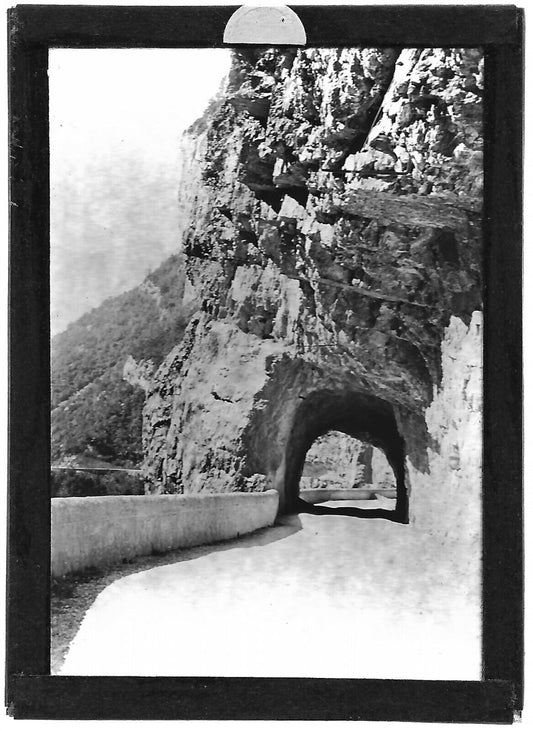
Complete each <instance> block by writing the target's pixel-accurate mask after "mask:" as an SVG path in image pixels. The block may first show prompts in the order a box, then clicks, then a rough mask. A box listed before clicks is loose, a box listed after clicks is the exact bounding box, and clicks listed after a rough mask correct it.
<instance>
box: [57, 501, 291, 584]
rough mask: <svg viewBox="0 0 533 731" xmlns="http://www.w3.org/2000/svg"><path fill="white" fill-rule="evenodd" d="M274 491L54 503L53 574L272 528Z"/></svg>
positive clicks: (275, 510) (274, 510) (274, 513)
mask: <svg viewBox="0 0 533 731" xmlns="http://www.w3.org/2000/svg"><path fill="white" fill-rule="evenodd" d="M278 501H279V496H278V493H277V492H276V491H275V490H268V491H267V492H262V493H237V492H235V493H218V494H207V495H116V496H108V497H83V498H74V497H73V498H53V499H52V576H62V575H64V574H67V573H69V572H71V571H79V570H81V569H84V568H89V567H95V566H102V565H105V564H111V563H114V562H116V561H121V560H123V559H128V558H133V557H134V556H143V555H148V554H150V553H153V552H157V553H161V552H165V551H171V550H173V549H175V548H181V547H187V546H198V545H201V544H204V543H214V542H216V541H221V540H225V539H228V538H235V537H236V536H239V535H243V534H244V533H250V532H252V531H254V530H257V529H258V528H263V527H265V526H268V525H272V523H273V522H274V519H275V517H276V513H277V510H278Z"/></svg>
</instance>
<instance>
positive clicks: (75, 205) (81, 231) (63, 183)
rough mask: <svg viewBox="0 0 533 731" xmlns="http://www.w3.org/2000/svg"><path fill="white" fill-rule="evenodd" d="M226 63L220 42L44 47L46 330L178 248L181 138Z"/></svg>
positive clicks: (71, 317)
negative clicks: (47, 114)
mask: <svg viewBox="0 0 533 731" xmlns="http://www.w3.org/2000/svg"><path fill="white" fill-rule="evenodd" d="M229 63H230V53H229V50H227V49H53V50H51V51H50V58H49V77H50V177H51V181H50V182H51V231H50V236H51V318H52V333H53V334H54V333H56V332H59V331H61V330H62V329H64V327H65V326H66V325H67V324H68V322H71V321H73V320H75V319H77V318H78V317H79V316H80V315H81V314H83V312H85V311H87V310H88V309H91V308H92V307H95V306H97V305H98V304H100V302H101V301H102V300H103V299H105V298H106V297H109V296H112V295H115V294H118V293H120V292H121V291H125V290H126V289H130V288H131V287H133V286H135V285H136V284H137V283H138V282H139V281H141V279H142V278H143V276H144V275H145V274H146V273H147V271H148V270H150V269H153V268H154V267H155V266H157V264H158V263H159V262H160V261H162V260H163V259H164V258H165V256H167V255H169V254H170V253H172V252H173V251H174V250H175V249H176V247H177V246H178V244H179V242H178V241H176V240H175V239H176V237H175V236H173V231H174V229H175V228H177V227H176V226H175V225H174V224H175V216H176V215H177V212H176V206H175V205H174V202H175V199H176V187H177V181H178V179H179V176H178V165H179V138H180V135H181V133H182V131H183V130H185V129H186V128H187V127H188V126H189V125H190V124H191V123H192V122H194V120H195V119H197V118H198V117H199V116H201V114H202V112H203V111H204V109H205V107H206V105H207V103H208V101H209V99H211V98H212V97H213V96H214V95H215V94H216V92H217V91H218V89H219V87H220V84H221V82H222V79H223V78H224V77H225V76H226V74H227V72H228V70H229ZM132 230H133V232H134V235H133V236H132ZM128 241H131V243H132V247H131V249H130V248H129V246H128ZM128 254H130V255H129V257H128Z"/></svg>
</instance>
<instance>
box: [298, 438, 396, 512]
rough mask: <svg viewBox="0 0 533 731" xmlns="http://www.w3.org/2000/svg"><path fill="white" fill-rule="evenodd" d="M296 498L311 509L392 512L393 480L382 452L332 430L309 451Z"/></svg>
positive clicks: (393, 502) (394, 479)
mask: <svg viewBox="0 0 533 731" xmlns="http://www.w3.org/2000/svg"><path fill="white" fill-rule="evenodd" d="M299 497H300V498H301V499H302V500H304V501H305V502H307V503H311V504H312V505H317V504H318V505H325V506H329V507H349V506H352V507H360V508H365V509H370V508H377V507H379V508H383V509H385V510H394V509H395V508H396V478H395V476H394V472H393V470H392V467H391V466H390V464H389V462H388V460H387V457H386V456H385V454H384V452H383V451H382V450H381V449H379V448H377V447H374V446H373V445H372V444H370V443H368V442H364V441H361V440H359V439H354V438H353V437H351V436H349V435H348V434H343V433H342V432H339V431H335V430H334V431H329V432H327V433H326V434H323V435H322V436H320V437H318V438H317V439H315V441H314V442H313V444H312V445H311V447H310V448H309V450H308V452H307V454H306V456H305V462H304V465H303V469H302V476H301V477H300V483H299Z"/></svg>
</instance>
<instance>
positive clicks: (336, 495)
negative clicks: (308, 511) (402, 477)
mask: <svg viewBox="0 0 533 731" xmlns="http://www.w3.org/2000/svg"><path fill="white" fill-rule="evenodd" d="M378 495H381V496H382V497H388V498H395V497H396V490H392V489H389V488H384V487H383V488H379V487H378V488H373V489H371V490H365V488H363V487H358V488H357V489H355V490H352V489H350V488H345V489H343V490H339V489H335V488H328V487H320V488H315V489H314V490H300V497H301V498H302V500H305V501H306V502H308V503H313V504H314V503H325V502H327V501H328V500H372V498H374V497H377V496H378Z"/></svg>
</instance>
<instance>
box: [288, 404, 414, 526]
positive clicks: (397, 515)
mask: <svg viewBox="0 0 533 731" xmlns="http://www.w3.org/2000/svg"><path fill="white" fill-rule="evenodd" d="M330 432H340V433H341V434H345V435H347V436H349V437H352V438H354V439H357V440H359V441H360V442H364V443H366V444H368V445H372V446H373V447H376V448H378V449H380V450H382V452H383V453H384V455H385V457H386V459H387V461H388V463H389V464H390V467H391V468H392V471H393V473H394V478H395V481H396V505H395V508H394V510H389V509H384V508H373V509H368V508H359V507H348V506H346V507H336V508H330V507H326V506H322V505H319V504H314V505H313V504H310V503H309V502H306V501H304V500H303V499H302V498H301V496H300V481H301V478H302V473H303V470H304V464H305V460H306V455H307V453H308V451H309V450H310V448H311V446H312V445H313V443H314V442H315V441H316V440H317V439H318V438H319V437H322V436H323V435H325V434H328V433H330ZM285 490H286V509H287V511H289V512H290V511H295V510H296V511H306V512H315V513H324V514H325V513H329V512H335V513H337V514H339V513H340V514H344V515H352V516H355V517H364V518H386V519H388V520H392V521H395V522H400V523H407V522H408V496H407V488H406V482H405V448H404V442H403V439H402V437H401V435H400V433H399V431H398V427H397V424H396V419H395V416H394V411H393V409H392V406H391V405H390V404H389V403H387V402H386V401H384V400H382V399H379V398H377V397H376V396H372V395H370V394H365V393H361V392H355V391H330V390H321V391H316V392H314V393H311V394H309V395H308V396H307V397H305V398H304V399H302V403H301V405H300V406H299V408H298V409H297V411H296V414H295V417H294V421H293V427H292V431H291V435H290V439H289V442H288V447H287V454H286V470H285Z"/></svg>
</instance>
